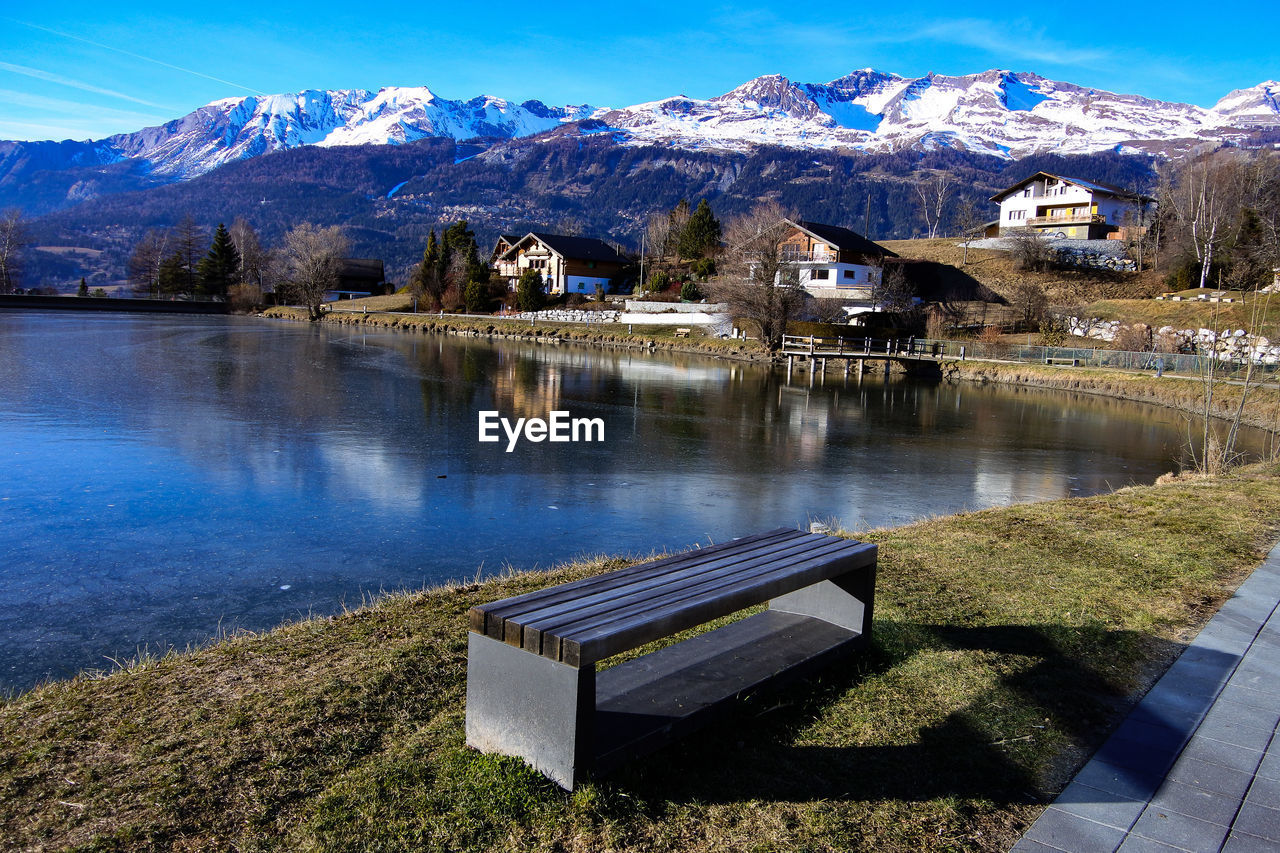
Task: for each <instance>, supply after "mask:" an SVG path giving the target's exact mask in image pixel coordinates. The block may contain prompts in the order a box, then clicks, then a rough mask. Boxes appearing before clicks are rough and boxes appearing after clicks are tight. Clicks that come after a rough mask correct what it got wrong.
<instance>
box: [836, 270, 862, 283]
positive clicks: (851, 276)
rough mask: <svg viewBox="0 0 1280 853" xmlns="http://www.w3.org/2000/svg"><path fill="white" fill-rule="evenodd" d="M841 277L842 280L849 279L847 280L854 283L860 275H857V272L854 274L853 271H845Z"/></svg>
mask: <svg viewBox="0 0 1280 853" xmlns="http://www.w3.org/2000/svg"><path fill="white" fill-rule="evenodd" d="M840 277H841V278H847V279H849V280H850V281H852V280H853V279H855V278H857V277H858V274H857V273H856V272H854V271H853V270H845V271H844V272H843V273H842V274H841V276H840Z"/></svg>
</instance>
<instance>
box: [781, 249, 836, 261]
mask: <svg viewBox="0 0 1280 853" xmlns="http://www.w3.org/2000/svg"><path fill="white" fill-rule="evenodd" d="M782 260H783V262H784V263H788V264H806V263H807V264H827V263H835V260H836V256H835V255H833V254H831V253H830V252H806V251H803V250H801V249H789V248H786V247H783V249H782Z"/></svg>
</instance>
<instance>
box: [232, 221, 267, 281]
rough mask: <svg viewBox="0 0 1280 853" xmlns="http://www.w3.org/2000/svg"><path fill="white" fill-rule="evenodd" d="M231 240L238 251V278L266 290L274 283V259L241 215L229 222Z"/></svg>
mask: <svg viewBox="0 0 1280 853" xmlns="http://www.w3.org/2000/svg"><path fill="white" fill-rule="evenodd" d="M230 234H231V242H232V243H234V244H235V247H236V251H237V252H239V253H240V271H239V272H240V280H241V281H242V282H244V283H245V284H250V285H255V286H256V287H258V288H259V290H267V289H269V288H270V287H272V286H274V284H275V277H274V275H273V269H274V259H273V258H272V256H271V251H270V250H269V249H267V248H265V247H264V246H263V245H262V241H261V240H259V239H258V232H257V231H254V230H253V226H252V225H250V224H249V223H248V222H246V221H245V220H244V219H243V218H242V217H239V216H237V217H236V219H235V221H234V222H232V223H231V230H230Z"/></svg>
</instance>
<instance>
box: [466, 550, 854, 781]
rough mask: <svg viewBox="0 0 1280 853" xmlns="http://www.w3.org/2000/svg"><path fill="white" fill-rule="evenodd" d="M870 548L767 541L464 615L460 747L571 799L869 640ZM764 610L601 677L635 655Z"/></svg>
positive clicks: (689, 555)
mask: <svg viewBox="0 0 1280 853" xmlns="http://www.w3.org/2000/svg"><path fill="white" fill-rule="evenodd" d="M875 567H876V546H875V545H872V544H867V543H862V542H855V541H852V540H849V539H841V538H838V537H835V536H822V535H818V534H813V533H803V532H801V531H798V530H791V529H785V528H784V529H779V530H774V531H771V532H769V533H762V534H758V535H755V536H747V537H744V538H742V539H736V540H733V541H732V542H727V543H724V544H721V545H716V546H713V547H710V548H702V549H700V550H694V551H689V552H686V553H684V554H679V555H677V556H674V557H667V558H664V559H661V560H656V561H653V562H649V563H643V564H640V565H635V566H630V567H628V568H625V569H619V570H617V571H613V572H609V573H607V574H603V575H599V576H597V577H593V578H587V579H585V580H581V581H575V582H573V583H567V584H561V585H559V586H553V587H549V588H547V589H543V590H540V591H538V592H533V593H529V594H527V595H520V596H516V597H514V598H507V599H503V600H501V601H495V602H492V603H490V604H485V605H481V606H479V607H474V608H472V609H471V613H470V619H471V626H470V627H471V631H470V634H469V635H468V649H467V743H468V744H470V745H471V746H474V747H476V748H477V749H480V750H482V751H484V752H497V753H502V754H504V755H515V756H519V757H521V758H523V759H525V760H526V761H528V762H529V764H531V765H532V766H533V767H534V768H535V769H537V770H538V771H540V772H541V773H543V774H544V775H546V776H548V777H549V778H551V779H552V780H554V781H555V782H557V783H558V784H560V785H561V786H563V787H565V788H568V789H570V790H572V789H573V788H574V786H575V785H576V784H577V783H578V782H579V781H581V780H582V779H583V778H584V777H586V776H587V775H588V774H590V773H604V772H607V771H608V770H610V769H612V768H614V767H616V766H617V765H619V764H621V763H622V762H624V761H627V760H629V759H631V758H634V757H636V756H638V755H642V754H644V753H647V752H650V751H652V750H654V749H657V748H659V747H661V746H662V745H664V744H666V743H668V742H669V741H671V740H673V739H675V738H677V737H680V736H682V735H684V734H686V733H688V732H689V731H692V730H693V729H695V728H697V727H698V726H701V725H703V724H705V723H706V722H708V721H709V720H710V719H712V718H714V717H715V716H716V715H717V714H718V713H719V712H722V711H724V710H727V707H728V706H729V703H730V700H732V699H734V698H735V697H739V696H742V695H745V694H746V693H749V692H752V691H755V690H757V689H759V688H761V687H763V686H764V685H766V684H777V683H779V682H781V681H783V680H785V679H788V678H795V677H799V676H803V675H806V674H808V673H809V672H811V671H813V670H815V669H816V668H818V667H820V666H824V665H826V664H827V663H829V662H830V661H832V660H834V659H835V658H837V657H839V656H841V655H843V654H845V653H847V652H849V651H851V650H853V649H856V648H858V647H860V646H861V645H863V644H865V643H866V642H867V641H868V640H869V637H870V631H871V611H872V603H873V597H874V591H875ZM766 601H767V602H768V603H769V606H768V609H766V610H764V611H762V612H759V613H756V614H753V615H751V616H748V617H747V618H745V619H740V620H738V621H735V622H731V623H729V624H727V625H724V626H722V627H720V628H717V629H715V630H713V631H709V632H706V633H702V634H699V635H696V636H694V637H692V638H689V639H686V640H684V641H682V642H679V643H675V644H673V645H669V646H667V647H666V648H663V649H660V650H658V651H655V652H651V653H649V654H646V655H642V656H640V657H637V658H634V659H632V660H629V661H626V662H624V663H620V664H618V665H616V666H611V667H609V668H607V669H602V670H601V671H600V672H598V673H597V671H596V664H597V663H600V662H601V661H604V660H605V659H606V658H609V657H611V656H613V655H617V654H619V653H621V652H625V651H628V650H631V649H635V648H637V647H639V646H642V645H644V644H646V643H650V642H654V641H656V640H661V639H664V638H667V637H670V636H672V635H673V634H676V633H679V632H681V631H684V630H687V629H690V628H695V627H697V626H699V625H702V624H704V623H706V622H710V621H713V620H715V619H718V618H720V617H722V616H727V615H729V614H732V613H736V612H737V611H739V610H744V609H746V608H749V607H753V606H755V605H757V604H761V603H763V602H766Z"/></svg>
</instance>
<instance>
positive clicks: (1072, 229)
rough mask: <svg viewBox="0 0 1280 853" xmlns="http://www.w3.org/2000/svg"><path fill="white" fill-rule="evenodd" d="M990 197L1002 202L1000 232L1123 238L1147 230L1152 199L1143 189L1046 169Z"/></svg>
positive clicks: (1086, 238)
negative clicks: (1029, 231) (1075, 176)
mask: <svg viewBox="0 0 1280 853" xmlns="http://www.w3.org/2000/svg"><path fill="white" fill-rule="evenodd" d="M991 200H992V201H993V202H995V203H996V204H998V205H1000V219H999V233H1000V235H1001V236H1004V235H1007V234H1010V233H1012V232H1015V231H1025V230H1027V229H1030V230H1031V231H1034V232H1037V233H1040V234H1044V235H1046V236H1051V237H1070V238H1074V239H1079V240H1105V239H1124V238H1126V237H1127V236H1129V235H1130V233H1131V232H1132V231H1133V230H1135V229H1145V227H1146V223H1148V222H1150V221H1151V218H1152V208H1153V206H1154V204H1155V199H1154V198H1151V197H1150V196H1145V195H1142V194H1141V193H1135V192H1130V191H1128V190H1123V189H1120V188H1119V187H1113V186H1109V185H1107V184H1101V183H1098V182H1097V181H1085V180H1081V179H1080V178H1068V177H1064V176H1062V175H1051V174H1049V173H1048V172H1036V173H1035V174H1034V175H1032V176H1031V177H1029V178H1025V179H1023V180H1021V181H1019V182H1018V183H1016V184H1014V185H1013V186H1011V187H1009V188H1008V189H1006V190H1003V191H1001V192H999V193H996V194H995V195H994V196H992V197H991ZM1127 232H1128V233H1127Z"/></svg>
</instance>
